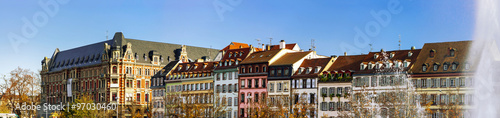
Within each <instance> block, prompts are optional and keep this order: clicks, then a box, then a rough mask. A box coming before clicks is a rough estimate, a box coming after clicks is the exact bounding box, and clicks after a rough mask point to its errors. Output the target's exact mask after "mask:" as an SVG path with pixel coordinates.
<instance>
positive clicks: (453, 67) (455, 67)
mask: <svg viewBox="0 0 500 118" xmlns="http://www.w3.org/2000/svg"><path fill="white" fill-rule="evenodd" d="M456 69H457V64H456V63H452V64H451V70H456ZM466 69H468V68H467V67H466Z"/></svg>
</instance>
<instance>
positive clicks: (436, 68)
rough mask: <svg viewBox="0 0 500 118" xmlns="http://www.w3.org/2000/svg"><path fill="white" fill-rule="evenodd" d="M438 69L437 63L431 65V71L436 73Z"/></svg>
mask: <svg viewBox="0 0 500 118" xmlns="http://www.w3.org/2000/svg"><path fill="white" fill-rule="evenodd" d="M438 69H439V63H435V64H434V65H432V70H433V71H437V70H438Z"/></svg>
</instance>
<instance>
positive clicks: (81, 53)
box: [40, 32, 218, 116]
mask: <svg viewBox="0 0 500 118" xmlns="http://www.w3.org/2000/svg"><path fill="white" fill-rule="evenodd" d="M187 52H189V54H187ZM217 52H218V50H214V49H208V48H200V47H192V46H181V45H177V44H168V43H159V42H151V41H144V40H136V39H129V38H125V37H124V36H123V34H122V33H121V32H117V33H115V35H114V37H113V39H112V40H107V41H102V42H98V43H94V44H89V45H85V46H82V47H77V48H73V49H68V50H64V51H59V49H56V50H55V51H54V53H53V55H52V57H51V58H47V57H45V58H44V59H43V60H42V71H41V72H40V75H41V77H42V99H41V102H42V103H51V104H56V103H60V102H62V103H66V102H72V101H73V100H74V99H76V98H81V97H82V96H89V97H91V98H92V99H93V100H94V102H97V103H116V104H118V111H121V112H120V113H125V116H127V115H130V114H128V113H130V111H131V110H132V109H130V108H129V106H131V105H142V106H147V104H148V103H149V102H150V101H151V95H152V91H151V89H150V86H151V85H150V84H151V80H150V79H151V76H153V75H154V74H156V73H157V72H158V71H159V70H161V69H162V68H163V67H164V66H166V64H168V63H169V62H171V61H175V60H182V61H189V60H192V59H200V58H208V57H215V54H217ZM208 54H212V55H208ZM188 57H190V58H192V59H189V58H188ZM119 116H123V114H119Z"/></svg>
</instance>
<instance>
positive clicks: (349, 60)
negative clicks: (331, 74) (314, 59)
mask: <svg viewBox="0 0 500 118" xmlns="http://www.w3.org/2000/svg"><path fill="white" fill-rule="evenodd" d="M366 56H367V55H349V56H339V57H337V59H336V60H335V62H333V64H332V66H330V68H329V69H328V71H340V70H354V71H356V70H359V65H360V63H361V62H362V61H363V60H364V59H365V57H366Z"/></svg>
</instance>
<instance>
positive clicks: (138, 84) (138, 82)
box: [136, 80, 141, 88]
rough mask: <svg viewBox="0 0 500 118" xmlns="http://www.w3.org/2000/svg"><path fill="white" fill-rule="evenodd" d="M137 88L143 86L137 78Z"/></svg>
mask: <svg viewBox="0 0 500 118" xmlns="http://www.w3.org/2000/svg"><path fill="white" fill-rule="evenodd" d="M136 88H141V80H137V87H136Z"/></svg>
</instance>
